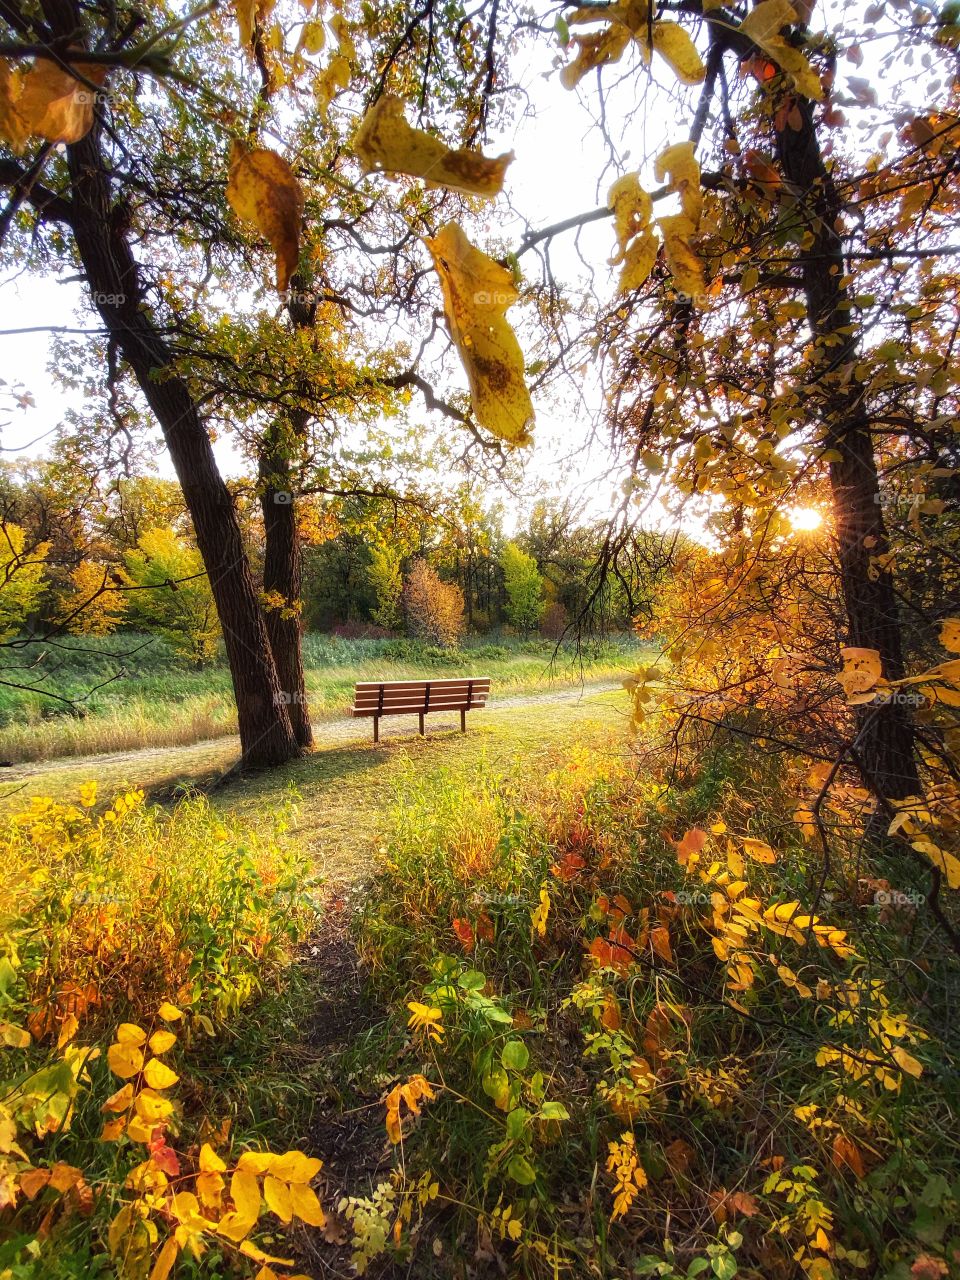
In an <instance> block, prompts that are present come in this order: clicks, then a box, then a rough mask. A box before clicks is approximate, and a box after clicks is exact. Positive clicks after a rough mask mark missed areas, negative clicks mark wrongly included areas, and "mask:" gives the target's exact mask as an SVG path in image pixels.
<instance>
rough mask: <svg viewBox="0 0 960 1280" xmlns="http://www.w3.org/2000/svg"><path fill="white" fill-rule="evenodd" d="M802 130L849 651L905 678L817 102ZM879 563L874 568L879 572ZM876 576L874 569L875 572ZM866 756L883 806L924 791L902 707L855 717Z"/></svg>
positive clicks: (820, 413)
mask: <svg viewBox="0 0 960 1280" xmlns="http://www.w3.org/2000/svg"><path fill="white" fill-rule="evenodd" d="M796 107H797V110H798V111H799V113H800V120H801V126H800V128H798V129H794V128H792V127H791V125H790V123H789V121H786V122H785V123H784V125H783V128H782V129H781V130H780V131H779V132H778V134H777V145H778V151H779V158H780V162H781V166H782V169H783V176H784V178H785V179H786V180H787V182H788V183H789V184H790V185H791V187H792V188H793V189H794V190H795V191H796V193H797V196H798V200H799V202H800V208H801V209H802V210H803V213H804V215H805V217H806V220H807V229H808V230H809V231H810V232H811V233H812V234H811V237H810V243H809V244H808V245H807V246H805V247H804V248H802V249H801V251H800V254H799V262H800V264H801V267H802V271H803V288H804V292H805V294H806V303H807V317H808V322H809V325H810V330H811V333H812V335H813V338H814V342H815V345H816V355H815V360H814V366H813V370H812V378H811V381H812V382H815V385H813V386H812V389H811V395H810V402H811V408H812V409H813V410H814V412H815V413H816V415H817V417H818V418H819V420H820V422H821V424H822V427H823V444H824V447H825V449H827V450H830V451H831V452H832V454H833V457H832V460H831V462H830V484H831V489H832V494H833V505H834V516H835V522H836V535H837V543H838V548H839V559H840V579H841V585H842V590H843V599H844V606H845V610H846V615H847V623H848V636H847V640H848V643H849V644H852V645H859V646H862V647H863V648H867V649H876V650H877V652H878V653H879V654H880V657H881V660H882V663H883V673H884V675H885V676H886V677H888V678H889V679H893V680H896V679H899V678H900V677H901V676H903V674H904V661H903V643H902V638H901V629H900V618H899V611H898V608H897V601H896V596H895V594H894V587H893V578H892V576H891V574H890V572H889V570H888V569H886V568H884V567H882V566H883V561H882V560H881V561H880V562H879V564H878V563H877V560H876V558H877V557H882V556H883V555H884V554H885V553H886V551H887V550H888V542H887V533H886V528H885V526H884V520H883V509H882V507H881V505H880V501H879V495H880V487H879V483H878V477H877V464H876V458H875V456H874V450H873V434H872V430H871V422H870V416H869V412H870V411H869V403H868V393H867V390H866V388H865V387H864V386H863V384H862V383H861V382H860V381H859V380H858V379H857V377H856V373H855V366H856V362H857V359H858V347H859V344H858V339H857V335H856V334H850V333H849V332H846V331H845V330H846V329H847V326H849V324H850V317H851V311H850V308H849V301H850V299H849V294H848V291H847V289H846V288H845V287H844V285H843V275H844V260H843V253H842V246H841V243H840V237H839V235H838V226H839V219H840V218H841V216H842V211H843V206H842V202H841V200H840V197H839V194H838V192H837V190H836V187H835V186H834V183H833V180H832V178H831V176H830V174H829V173H828V172H827V169H826V166H825V165H824V162H823V154H822V152H821V150H820V144H819V139H818V137H817V133H816V128H815V125H814V119H813V104H812V103H810V102H809V101H807V100H805V99H798V101H797V104H796ZM871 559H873V560H874V564H873V565H872V566H871ZM871 569H872V570H873V571H872V572H871ZM856 716H857V722H858V735H857V736H858V743H857V757H858V760H859V763H860V766H861V770H862V773H863V777H864V782H865V784H866V785H867V786H869V787H871V788H872V789H873V790H874V791H875V792H876V793H877V795H878V796H880V797H882V798H884V799H891V800H896V799H902V798H903V797H904V796H908V795H916V794H917V793H918V792H919V790H920V782H919V777H918V773H917V763H916V756H915V753H914V741H913V730H912V726H911V723H910V717H909V715H908V713H907V709H906V707H905V706H904V705H903V704H901V703H899V702H896V701H894V702H891V703H888V704H887V705H886V706H884V707H882V708H879V707H872V706H865V707H861V708H858V710H857V712H856Z"/></svg>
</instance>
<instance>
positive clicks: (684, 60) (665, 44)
mask: <svg viewBox="0 0 960 1280" xmlns="http://www.w3.org/2000/svg"><path fill="white" fill-rule="evenodd" d="M569 22H570V23H571V25H572V24H574V23H590V22H606V23H607V24H608V25H607V28H606V30H604V31H599V32H596V33H594V34H591V35H587V36H574V37H573V41H572V43H573V44H575V45H576V49H577V54H576V57H575V58H574V60H573V62H571V63H569V64H568V65H567V66H565V67H564V68H563V70H562V71H561V73H560V80H561V82H562V84H563V85H564V86H565V87H566V88H567V89H572V88H574V87H575V86H576V85H577V84H579V83H580V81H581V80H582V79H583V77H584V76H585V75H587V73H588V72H590V71H593V70H594V69H595V68H596V67H603V66H606V65H607V64H608V63H611V62H619V60H620V59H621V58H622V57H623V54H624V51H625V49H626V48H627V45H628V44H629V43H630V41H631V39H633V40H636V41H637V43H638V44H639V45H640V49H641V52H642V54H643V60H644V62H646V63H648V64H649V62H650V58H651V56H652V54H653V53H659V54H660V56H661V57H662V58H663V59H664V61H665V62H667V63H668V64H669V66H670V68H671V70H672V71H673V73H674V75H676V77H677V79H678V80H679V81H680V82H681V84H700V83H701V81H702V80H703V78H704V76H705V75H706V73H707V72H706V67H705V66H704V64H703V61H702V59H701V57H700V55H699V53H697V49H696V45H695V44H694V43H693V41H692V40H691V38H690V36H689V35H688V34H687V32H686V31H685V30H684V28H683V27H681V26H680V25H679V23H676V22H668V21H663V20H658V21H656V22H654V23H652V24H651V23H650V20H649V5H648V4H646V3H645V0H628V2H627V3H625V4H611V5H605V6H604V7H603V8H602V9H601V8H599V7H598V8H595V9H594V8H589V9H577V10H576V11H575V12H574V13H573V15H572V16H571V17H570V19H569ZM651 42H652V43H651Z"/></svg>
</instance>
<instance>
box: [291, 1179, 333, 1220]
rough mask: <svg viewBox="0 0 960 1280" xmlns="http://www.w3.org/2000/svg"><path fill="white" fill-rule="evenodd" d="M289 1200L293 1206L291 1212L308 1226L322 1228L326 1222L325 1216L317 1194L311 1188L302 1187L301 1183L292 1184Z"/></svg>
mask: <svg viewBox="0 0 960 1280" xmlns="http://www.w3.org/2000/svg"><path fill="white" fill-rule="evenodd" d="M290 1200H291V1203H292V1205H293V1212H294V1213H295V1214H296V1215H297V1217H298V1218H299V1219H300V1220H301V1221H302V1222H306V1223H307V1224H308V1226H311V1227H322V1226H323V1224H324V1223H325V1222H326V1220H327V1217H326V1214H325V1213H324V1212H323V1209H322V1208H321V1206H320V1201H319V1199H318V1198H317V1193H316V1192H315V1191H314V1190H313V1188H312V1187H307V1186H304V1184H303V1183H302V1182H294V1183H292V1184H291V1187H290Z"/></svg>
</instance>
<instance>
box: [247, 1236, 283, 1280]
mask: <svg viewBox="0 0 960 1280" xmlns="http://www.w3.org/2000/svg"><path fill="white" fill-rule="evenodd" d="M240 1252H241V1253H242V1254H245V1255H246V1257H248V1258H252V1259H253V1261H254V1262H275V1263H276V1264H277V1265H278V1266H280V1267H292V1266H293V1259H292V1258H275V1257H273V1256H272V1255H271V1254H269V1253H265V1252H264V1251H263V1249H258V1248H257V1246H256V1245H255V1244H251V1243H250V1241H249V1240H242V1241H241V1242H240ZM290 1280H296V1278H295V1277H294V1276H291V1277H290Z"/></svg>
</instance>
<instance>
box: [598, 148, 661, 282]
mask: <svg viewBox="0 0 960 1280" xmlns="http://www.w3.org/2000/svg"><path fill="white" fill-rule="evenodd" d="M607 207H608V208H610V209H612V210H613V225H614V230H615V231H616V235H617V252H616V254H614V256H613V257H612V258H611V259H610V265H611V266H616V265H617V264H618V263H619V264H620V279H619V281H618V284H617V288H618V289H619V291H620V292H621V293H627V292H629V291H630V290H631V289H639V288H640V286H641V285H642V284H643V283H644V282H645V281H646V279H647V277H648V276H649V275H650V272H651V271H652V270H653V267H654V263H655V262H656V260H657V254H658V253H659V251H660V242H659V240H658V239H657V237H656V236H655V235H654V233H653V228H652V227H651V225H650V219H651V217H652V215H653V202H652V200H651V199H650V197H649V196H648V195H647V193H646V191H644V190H643V188H642V187H641V186H640V180H639V178H638V176H637V174H635V173H625V174H624V175H623V177H622V178H618V179H617V181H616V182H615V183H614V184H613V186H612V187H611V188H610V190H609V192H608V193H607Z"/></svg>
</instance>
